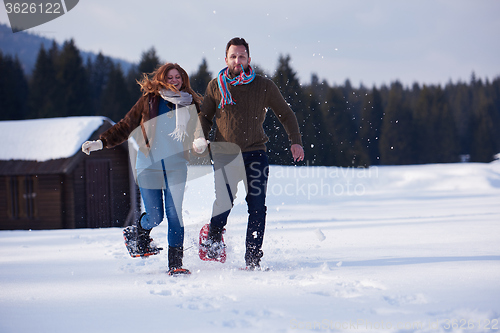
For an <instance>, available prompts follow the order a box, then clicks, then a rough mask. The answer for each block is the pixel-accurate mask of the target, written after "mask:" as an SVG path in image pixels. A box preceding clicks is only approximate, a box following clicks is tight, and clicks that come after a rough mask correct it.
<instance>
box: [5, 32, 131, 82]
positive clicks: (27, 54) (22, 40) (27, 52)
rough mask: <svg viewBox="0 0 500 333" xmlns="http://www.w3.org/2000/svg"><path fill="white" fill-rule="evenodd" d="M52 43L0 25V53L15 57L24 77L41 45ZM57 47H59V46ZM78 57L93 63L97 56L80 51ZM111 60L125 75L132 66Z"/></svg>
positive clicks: (46, 39)
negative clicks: (14, 31)
mask: <svg viewBox="0 0 500 333" xmlns="http://www.w3.org/2000/svg"><path fill="white" fill-rule="evenodd" d="M53 42H54V40H53V39H49V38H45V37H41V36H37V35H35V34H32V33H28V32H24V31H22V32H16V33H13V32H12V29H11V28H10V27H9V26H8V25H6V24H0V52H2V54H4V55H11V56H13V57H15V56H17V57H18V58H19V61H20V62H21V65H22V67H23V70H24V73H25V74H26V75H30V74H31V72H32V71H33V68H34V66H35V63H36V58H37V56H38V52H39V51H40V47H41V46H42V45H43V46H44V48H45V49H46V50H47V49H49V48H50V47H51V46H52V43H53ZM58 46H59V47H61V45H60V44H58ZM80 55H81V56H82V59H83V61H84V63H86V62H87V59H88V58H90V59H91V60H92V61H94V58H95V57H96V56H97V54H95V53H92V52H84V51H81V50H80ZM111 60H112V61H113V62H114V63H116V64H120V65H121V67H122V70H123V72H124V73H127V72H128V70H129V69H130V67H131V66H132V65H133V64H132V63H130V62H127V61H125V60H122V59H116V58H111Z"/></svg>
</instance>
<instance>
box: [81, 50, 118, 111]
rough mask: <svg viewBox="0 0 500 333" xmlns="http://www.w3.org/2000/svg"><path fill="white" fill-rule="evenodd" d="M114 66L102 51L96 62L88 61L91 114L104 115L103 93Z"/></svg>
mask: <svg viewBox="0 0 500 333" xmlns="http://www.w3.org/2000/svg"><path fill="white" fill-rule="evenodd" d="M113 67H114V65H113V61H112V60H111V59H110V58H109V57H106V56H104V55H103V54H102V53H101V52H99V54H98V55H97V57H96V58H95V60H94V62H91V61H90V60H89V61H88V63H87V75H88V78H89V95H90V103H91V108H92V111H91V114H93V115H102V113H101V112H102V110H100V104H101V98H102V93H103V90H104V88H105V87H106V86H107V84H108V81H109V77H110V75H111V71H112V70H113ZM127 98H128V97H127Z"/></svg>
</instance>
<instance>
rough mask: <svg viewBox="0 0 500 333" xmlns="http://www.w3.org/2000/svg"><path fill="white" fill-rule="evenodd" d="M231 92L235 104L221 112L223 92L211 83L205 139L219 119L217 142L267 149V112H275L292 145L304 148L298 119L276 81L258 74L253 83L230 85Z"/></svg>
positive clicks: (206, 101) (205, 108) (203, 119)
mask: <svg viewBox="0 0 500 333" xmlns="http://www.w3.org/2000/svg"><path fill="white" fill-rule="evenodd" d="M229 91H230V92H231V95H232V98H233V100H234V101H235V104H234V105H226V106H225V107H224V109H219V103H220V100H221V93H220V90H219V87H218V84H217V79H213V80H212V81H210V83H209V84H208V87H207V91H206V93H205V97H204V99H203V105H202V106H201V112H200V114H199V118H200V122H201V126H202V128H203V131H204V132H205V137H207V136H208V133H209V132H210V129H211V128H212V125H213V118H214V117H215V119H216V123H217V132H216V135H215V140H214V141H215V142H232V143H235V144H237V145H238V146H239V147H240V149H241V151H243V152H246V151H253V150H265V149H266V145H265V144H266V142H267V141H268V140H269V138H268V137H267V135H266V133H264V128H263V126H262V125H263V124H264V120H265V118H266V112H267V110H268V109H272V110H273V112H274V113H275V114H276V116H277V117H278V119H279V121H280V122H281V123H282V124H283V127H284V128H285V130H286V132H287V134H288V138H289V140H290V142H291V144H299V145H302V138H301V135H300V131H299V125H298V123H297V118H296V117H295V114H294V113H293V111H292V110H291V109H290V107H289V106H288V104H287V103H286V101H285V100H284V98H283V96H282V95H281V93H280V91H279V89H278V87H277V86H276V84H274V82H273V81H271V80H269V79H267V78H264V77H262V76H260V75H256V76H255V79H254V80H253V81H252V82H251V83H249V84H244V85H240V86H229Z"/></svg>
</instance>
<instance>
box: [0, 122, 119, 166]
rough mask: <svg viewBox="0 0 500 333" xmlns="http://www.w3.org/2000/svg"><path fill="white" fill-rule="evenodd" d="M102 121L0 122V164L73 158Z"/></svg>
mask: <svg viewBox="0 0 500 333" xmlns="http://www.w3.org/2000/svg"><path fill="white" fill-rule="evenodd" d="M105 120H108V121H109V119H107V118H105V117H65V118H45V119H32V120H12V121H0V142H1V145H2V148H1V149H0V160H4V161H8V160H26V161H38V162H45V161H48V160H52V159H59V158H68V157H71V156H73V155H75V154H76V153H77V152H78V151H79V150H80V149H81V146H82V143H83V142H85V141H86V140H88V139H89V138H90V136H91V135H92V133H94V132H95V131H96V130H97V129H98V128H99V127H100V126H101V125H102V124H103V123H104V121H105Z"/></svg>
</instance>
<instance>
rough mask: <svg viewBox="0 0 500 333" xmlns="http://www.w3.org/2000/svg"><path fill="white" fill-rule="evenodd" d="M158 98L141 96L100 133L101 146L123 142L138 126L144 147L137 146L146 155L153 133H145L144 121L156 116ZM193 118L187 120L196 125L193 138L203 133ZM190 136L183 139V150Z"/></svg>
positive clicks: (189, 144)
mask: <svg viewBox="0 0 500 333" xmlns="http://www.w3.org/2000/svg"><path fill="white" fill-rule="evenodd" d="M160 98H161V97H160V96H158V95H154V94H149V95H147V96H141V98H139V100H138V101H137V103H135V105H134V106H133V107H132V109H130V111H129V112H128V113H127V114H126V115H125V117H123V119H122V120H120V121H119V122H118V123H116V124H115V125H114V126H113V127H111V128H110V129H108V130H107V131H105V132H104V133H102V134H101V135H100V137H99V139H100V140H101V141H102V145H103V147H106V148H112V147H114V146H117V145H119V144H121V143H123V142H125V141H126V140H127V139H128V138H129V137H130V134H131V133H132V131H134V130H135V129H136V128H138V127H139V126H140V127H141V129H142V133H143V136H144V142H145V147H139V148H140V150H141V151H143V152H144V153H145V154H146V155H147V154H148V151H149V149H150V148H151V145H150V143H151V142H152V141H153V139H154V137H153V135H152V134H154V131H153V132H152V133H151V131H148V132H150V135H149V137H148V135H147V134H146V126H145V123H147V122H148V121H149V120H151V119H153V118H154V117H156V116H158V107H159V102H160ZM196 109H197V110H198V112H199V107H198V105H196ZM193 118H194V117H192V118H191V119H190V121H189V122H190V123H192V125H191V126H190V127H192V128H194V127H197V130H196V133H195V135H194V138H196V137H200V136H202V135H203V134H202V133H201V129H200V128H199V126H196V123H197V121H196V120H197V119H196V118H194V119H193ZM190 138H191V139H190V140H185V141H184V146H185V151H189V150H190V148H191V144H192V142H193V139H194V138H193V136H192V135H191V136H190ZM186 158H187V157H186Z"/></svg>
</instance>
